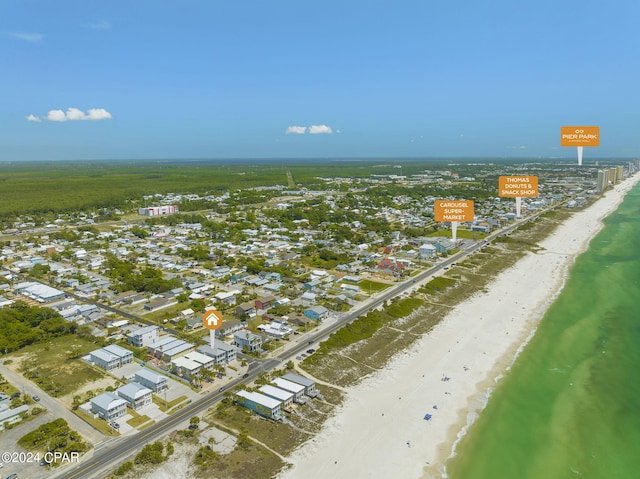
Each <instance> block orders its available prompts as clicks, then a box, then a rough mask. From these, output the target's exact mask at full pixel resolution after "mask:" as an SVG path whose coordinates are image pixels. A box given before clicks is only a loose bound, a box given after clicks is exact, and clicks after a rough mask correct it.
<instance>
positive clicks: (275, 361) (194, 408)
mask: <svg viewBox="0 0 640 479" xmlns="http://www.w3.org/2000/svg"><path fill="white" fill-rule="evenodd" d="M557 206H558V205H554V207H557ZM548 209H552V208H548ZM541 213H542V212H540V213H539V214H541ZM536 217H537V215H536ZM530 219H532V218H527V219H525V220H520V221H518V222H516V223H514V224H512V225H510V226H508V227H506V228H504V229H502V230H500V231H498V232H495V233H492V234H491V235H489V236H488V237H487V238H486V240H485V241H479V242H475V243H471V244H468V245H466V246H465V247H464V248H463V249H462V251H460V252H458V253H457V254H455V255H453V256H451V257H449V258H447V259H445V260H444V261H442V262H440V263H439V264H437V265H435V266H434V267H432V268H430V269H428V270H426V271H423V272H421V273H419V274H417V275H416V276H414V277H412V278H410V279H408V280H407V281H405V282H403V283H400V284H398V285H395V286H392V287H391V288H388V289H387V290H385V291H383V292H381V293H379V294H378V295H376V296H375V297H371V298H369V299H368V300H366V301H364V302H363V303H362V304H360V305H358V306H357V307H356V308H354V309H353V310H352V311H350V312H348V313H346V314H344V315H343V316H342V317H341V318H339V319H338V320H337V321H336V322H335V323H333V324H329V325H327V327H325V328H322V329H321V330H319V331H317V332H316V333H306V334H307V336H306V340H305V341H298V342H296V343H293V344H291V343H290V344H288V345H286V346H285V347H284V348H283V349H282V350H279V351H278V355H277V356H276V357H275V358H271V359H265V360H262V361H257V362H256V364H252V367H251V368H250V370H249V372H248V377H246V378H242V377H241V378H237V379H236V380H234V381H232V382H231V383H229V384H228V385H227V386H226V387H225V390H227V389H229V390H231V389H233V388H234V387H235V386H237V385H239V384H245V383H250V382H251V381H253V380H254V379H255V378H256V377H257V376H258V375H259V374H260V373H261V372H263V371H269V370H271V369H273V368H276V367H281V364H282V363H283V362H286V361H288V360H289V359H291V358H292V357H294V356H295V355H297V354H299V353H300V352H302V351H303V350H306V349H308V348H309V342H316V341H319V340H322V339H324V338H326V337H328V336H329V335H330V334H331V333H333V332H334V331H336V330H338V329H339V328H341V327H342V326H344V325H345V324H346V323H348V322H351V321H353V320H355V319H356V318H358V317H359V316H361V315H363V314H365V313H367V312H368V311H370V310H372V309H374V308H377V307H379V306H380V305H382V304H383V303H384V302H385V301H387V300H389V299H392V298H394V297H396V296H399V295H401V294H403V293H405V292H407V291H410V290H412V289H414V288H416V287H419V286H420V285H421V284H422V283H424V282H426V281H428V280H429V279H430V278H431V277H432V276H433V275H435V274H438V273H440V272H442V271H443V270H444V268H448V267H449V266H451V264H452V263H455V262H457V261H460V260H462V259H464V258H466V257H467V256H469V255H471V254H473V253H475V252H476V251H478V250H479V249H480V248H482V247H483V246H484V245H485V244H486V243H487V242H490V241H492V240H493V239H495V238H496V237H498V236H501V235H504V234H509V233H511V231H513V230H514V229H515V228H517V227H518V226H519V225H520V224H522V223H524V222H526V221H529V220H530ZM223 396H224V393H223V392H222V391H218V392H216V393H213V394H210V395H207V396H205V397H203V398H201V399H198V400H197V401H195V402H194V403H192V404H189V405H188V406H186V407H185V408H183V409H181V410H179V411H178V412H176V413H175V414H173V415H172V416H170V417H169V418H168V419H166V420H165V421H162V422H160V423H157V424H154V425H153V426H151V427H149V428H148V429H145V430H144V431H142V432H140V433H138V434H135V435H133V436H128V437H121V438H118V439H115V440H112V441H111V442H109V443H106V444H104V447H100V448H98V449H96V451H95V453H94V454H93V456H92V457H88V456H89V455H87V457H84V458H83V460H82V462H81V463H80V464H79V465H74V466H68V467H65V468H64V469H63V470H62V471H57V473H55V475H52V476H49V477H61V478H62V479H92V478H95V477H102V475H105V474H106V473H108V472H111V471H112V470H113V469H114V466H115V465H116V464H119V463H122V462H124V461H126V460H130V459H132V458H133V457H134V456H135V454H137V452H138V451H139V450H140V449H142V447H143V446H144V445H145V444H149V443H150V442H154V441H156V440H159V439H161V438H163V437H164V436H165V435H166V434H168V433H169V432H171V431H173V430H175V429H177V428H183V427H187V425H188V421H189V418H190V417H191V416H194V415H197V414H201V413H203V412H205V411H206V410H207V409H208V408H210V407H211V406H213V405H215V404H216V403H217V402H219V401H220V400H221V399H222V397H223Z"/></svg>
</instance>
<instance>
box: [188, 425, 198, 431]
mask: <svg viewBox="0 0 640 479" xmlns="http://www.w3.org/2000/svg"><path fill="white" fill-rule="evenodd" d="M189 429H192V430H193V429H198V425H197V424H189Z"/></svg>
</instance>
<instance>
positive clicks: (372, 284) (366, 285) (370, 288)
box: [358, 279, 392, 293]
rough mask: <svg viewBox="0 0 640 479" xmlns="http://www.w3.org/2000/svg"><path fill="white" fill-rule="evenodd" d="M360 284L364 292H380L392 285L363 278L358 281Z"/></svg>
mask: <svg viewBox="0 0 640 479" xmlns="http://www.w3.org/2000/svg"><path fill="white" fill-rule="evenodd" d="M358 286H360V290H361V291H362V292H363V293H369V292H372V293H379V292H380V291H384V290H385V289H387V288H388V287H390V286H392V285H391V284H387V283H379V282H377V281H371V280H369V279H363V280H362V281H360V282H359V283H358Z"/></svg>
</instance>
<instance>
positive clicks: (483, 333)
mask: <svg viewBox="0 0 640 479" xmlns="http://www.w3.org/2000/svg"><path fill="white" fill-rule="evenodd" d="M639 179H640V175H636V176H634V177H632V178H629V179H627V180H625V181H624V182H622V183H620V184H619V185H616V187H615V189H613V190H610V191H608V192H606V193H605V195H604V196H603V197H602V198H600V199H599V200H598V201H597V202H596V203H594V204H593V205H591V206H590V207H589V208H587V209H585V210H583V211H580V212H577V213H576V214H574V215H573V216H571V217H570V218H569V219H567V221H565V222H564V223H563V224H562V225H560V226H559V227H558V228H557V229H556V231H555V232H554V233H553V234H552V235H550V236H549V237H548V238H547V239H545V240H544V241H542V242H540V246H542V247H543V248H544V249H543V250H541V251H539V252H537V253H529V254H528V255H527V256H525V257H524V258H523V259H521V260H520V261H518V263H517V264H516V265H514V266H513V267H511V268H509V269H508V270H506V271H504V272H502V273H501V274H499V275H498V276H497V277H496V278H495V280H494V281H493V282H492V283H491V284H490V285H489V287H488V288H487V292H485V293H478V294H476V295H474V296H473V297H471V298H470V299H468V300H467V301H465V302H463V303H461V304H459V305H457V306H456V307H455V308H453V309H452V311H451V312H450V313H449V314H448V315H447V317H446V318H445V319H444V320H443V321H442V322H441V323H440V324H439V325H438V326H437V327H436V328H435V329H434V330H433V331H432V332H431V333H429V334H427V335H425V336H424V337H423V338H421V339H420V340H419V341H417V343H416V344H415V345H414V346H413V347H412V348H411V349H410V350H408V351H405V352H402V353H399V354H398V355H397V356H396V357H395V358H394V359H393V360H392V361H391V363H390V364H389V365H388V366H387V367H386V368H385V369H384V370H382V371H380V372H378V373H375V374H374V375H372V376H371V377H369V378H367V379H365V380H364V381H362V382H361V383H360V384H358V385H357V386H355V387H353V388H350V389H349V390H348V394H347V398H346V401H345V402H344V403H343V405H342V406H341V407H340V408H339V410H338V411H337V412H336V414H335V416H334V417H332V418H331V419H330V420H328V421H327V423H326V424H325V426H324V428H323V430H322V431H321V432H320V433H319V434H318V435H317V436H316V437H315V438H314V439H312V440H311V441H309V442H308V443H306V444H304V445H303V446H302V447H301V448H299V449H298V450H296V451H295V452H294V453H293V454H292V455H291V456H290V457H289V458H288V460H289V462H291V463H292V464H293V467H292V468H291V469H289V470H288V471H286V472H283V473H282V474H280V475H279V476H278V477H279V478H280V479H293V478H296V479H297V478H301V477H304V478H307V479H313V478H325V477H330V478H332V479H339V478H366V477H371V478H376V479H378V478H393V479H397V478H403V479H412V478H439V477H441V470H442V467H443V464H444V462H445V461H446V459H447V458H448V457H449V456H450V455H451V454H452V451H453V448H454V445H455V443H456V441H457V439H458V438H459V437H461V435H463V434H464V432H465V431H466V429H467V427H468V425H469V424H470V423H471V422H472V421H473V419H474V418H475V417H477V415H478V414H479V413H480V411H481V410H482V408H483V407H484V405H485V404H486V401H487V399H488V397H489V395H490V393H491V391H492V389H493V388H494V387H495V384H496V382H497V381H499V379H500V377H501V376H502V375H503V374H504V372H505V371H506V370H508V368H509V367H510V365H511V364H512V363H513V360H514V359H515V357H516V355H517V353H518V351H519V350H520V349H521V348H522V347H523V346H524V345H525V344H526V342H527V341H528V339H529V338H530V337H531V335H532V334H533V333H534V332H535V328H536V325H537V324H538V322H539V320H540V319H541V318H542V316H543V314H544V312H545V311H546V310H547V308H548V307H549V305H550V304H551V303H552V302H553V300H554V299H555V298H556V297H557V295H558V293H559V292H560V289H561V288H562V285H563V283H564V280H565V278H566V275H567V273H568V270H569V267H570V266H571V264H572V263H573V261H574V259H575V257H576V256H577V255H578V254H580V253H581V252H583V251H585V250H586V248H587V247H588V243H589V241H590V240H591V239H592V238H593V237H594V236H595V235H596V233H597V232H598V231H600V229H601V228H602V222H601V220H602V219H603V218H604V217H606V216H607V215H608V214H609V213H611V212H613V211H615V209H616V208H617V206H618V205H619V204H620V202H621V201H622V199H623V197H624V194H625V193H626V192H627V191H628V190H629V189H630V188H631V187H632V186H633V185H634V184H635V183H636V182H637V181H638V180H639ZM427 413H428V414H431V415H432V418H431V419H430V420H429V421H426V420H425V419H424V416H425V414H427Z"/></svg>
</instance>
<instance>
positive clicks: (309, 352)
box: [307, 349, 316, 354]
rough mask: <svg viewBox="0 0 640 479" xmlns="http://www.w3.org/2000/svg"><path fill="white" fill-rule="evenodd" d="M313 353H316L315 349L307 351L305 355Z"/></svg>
mask: <svg viewBox="0 0 640 479" xmlns="http://www.w3.org/2000/svg"><path fill="white" fill-rule="evenodd" d="M315 352H316V350H315V349H307V354H313V353H315Z"/></svg>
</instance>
